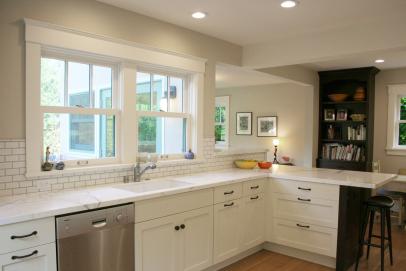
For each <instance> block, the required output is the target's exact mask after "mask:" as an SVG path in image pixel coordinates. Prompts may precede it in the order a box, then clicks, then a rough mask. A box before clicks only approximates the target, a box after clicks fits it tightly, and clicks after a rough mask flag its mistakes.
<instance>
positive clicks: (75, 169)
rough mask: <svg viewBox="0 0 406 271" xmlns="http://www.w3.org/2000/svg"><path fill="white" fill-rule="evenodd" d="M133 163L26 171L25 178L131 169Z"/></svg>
mask: <svg viewBox="0 0 406 271" xmlns="http://www.w3.org/2000/svg"><path fill="white" fill-rule="evenodd" d="M133 167H134V164H109V165H95V166H83V167H72V168H66V169H64V170H55V169H54V170H51V171H39V172H27V173H26V175H25V176H26V177H27V178H36V177H45V178H46V177H54V176H59V177H61V176H65V175H66V176H72V175H75V174H80V173H86V174H92V173H100V171H106V170H120V169H131V168H133Z"/></svg>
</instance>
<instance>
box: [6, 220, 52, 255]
mask: <svg viewBox="0 0 406 271" xmlns="http://www.w3.org/2000/svg"><path fill="white" fill-rule="evenodd" d="M52 242H55V220H54V218H53V217H49V218H44V219H38V220H31V221H28V222H21V223H15V224H10V225H5V226H0V254H4V253H8V252H11V251H16V250H20V249H25V248H30V247H35V246H38V245H43V244H47V243H52Z"/></svg>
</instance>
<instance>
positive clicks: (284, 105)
mask: <svg viewBox="0 0 406 271" xmlns="http://www.w3.org/2000/svg"><path fill="white" fill-rule="evenodd" d="M225 95H229V96H230V148H231V149H233V148H235V149H238V148H250V147H251V148H264V149H270V150H273V144H272V140H273V139H274V138H273V137H257V117H258V116H275V115H276V116H278V138H279V139H280V140H281V145H280V148H279V150H280V154H281V155H283V154H284V155H288V156H290V157H292V158H294V159H295V163H296V164H297V165H307V166H309V165H311V163H312V148H311V147H312V129H313V126H312V112H313V107H312V106H311V104H312V99H313V87H308V86H299V85H296V84H277V85H265V86H252V87H240V88H226V89H217V96H225ZM236 112H253V135H252V136H242V135H236V134H235V131H236ZM309 118H310V119H309ZM309 135H310V136H309Z"/></svg>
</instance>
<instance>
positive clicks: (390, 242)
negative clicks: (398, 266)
mask: <svg viewBox="0 0 406 271" xmlns="http://www.w3.org/2000/svg"><path fill="white" fill-rule="evenodd" d="M386 223H387V224H388V241H389V255H390V264H391V265H393V254H392V221H391V218H390V209H387V210H386Z"/></svg>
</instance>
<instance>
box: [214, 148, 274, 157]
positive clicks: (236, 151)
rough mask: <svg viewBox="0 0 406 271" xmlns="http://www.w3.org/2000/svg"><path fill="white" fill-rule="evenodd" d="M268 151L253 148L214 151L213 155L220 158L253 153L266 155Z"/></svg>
mask: <svg viewBox="0 0 406 271" xmlns="http://www.w3.org/2000/svg"><path fill="white" fill-rule="evenodd" d="M268 151H269V150H268V149H260V148H257V149H255V148H253V149H215V150H214V155H215V156H218V157H221V156H231V155H239V154H254V153H267V152H268Z"/></svg>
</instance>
